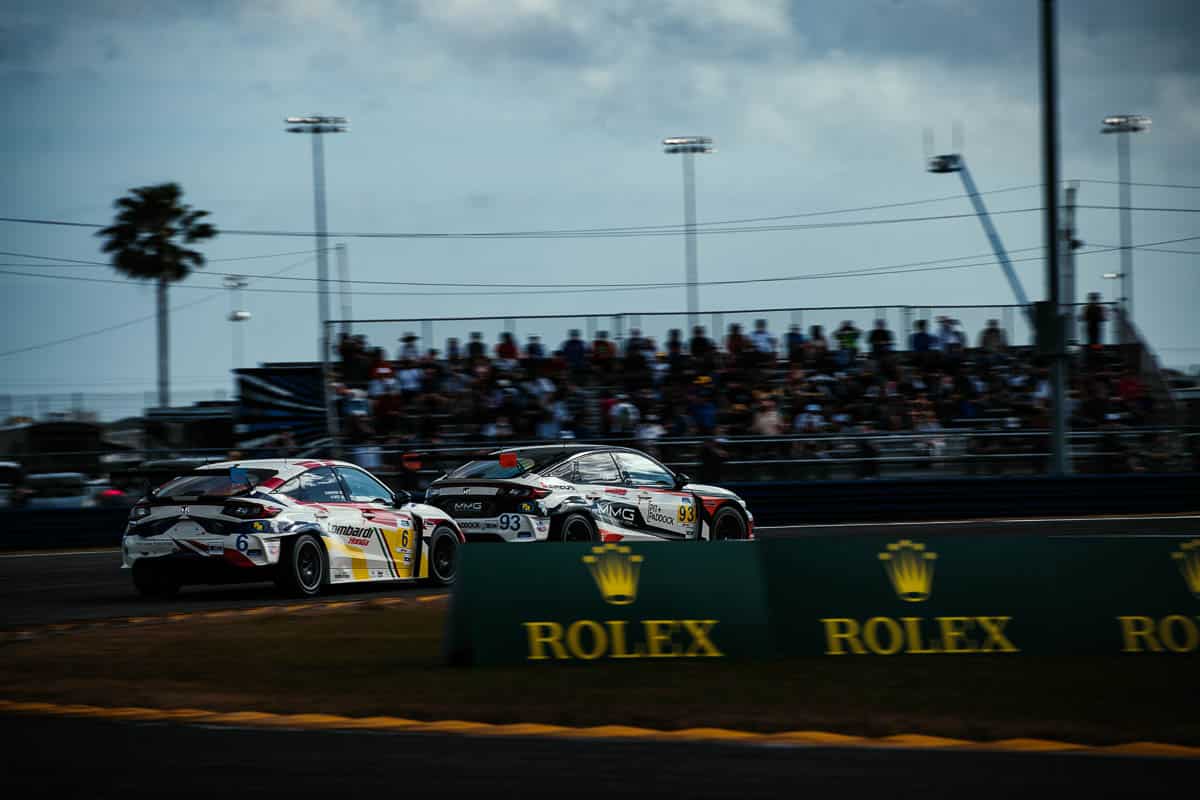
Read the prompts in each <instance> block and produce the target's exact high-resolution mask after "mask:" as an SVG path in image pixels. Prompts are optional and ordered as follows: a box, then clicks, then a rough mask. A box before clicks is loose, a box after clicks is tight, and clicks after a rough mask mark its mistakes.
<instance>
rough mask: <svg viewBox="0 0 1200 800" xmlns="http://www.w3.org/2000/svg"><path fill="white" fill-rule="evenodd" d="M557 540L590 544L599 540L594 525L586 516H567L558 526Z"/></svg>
mask: <svg viewBox="0 0 1200 800" xmlns="http://www.w3.org/2000/svg"><path fill="white" fill-rule="evenodd" d="M559 532H560V536H559V538H560V539H561V540H562V541H564V542H576V543H579V542H582V543H585V544H587V543H592V542H596V541H597V540H598V539H599V535H598V533H597V531H596V523H594V522H592V519H591V517H589V516H588V515H587V514H578V513H577V514H568V515H567V516H566V517H564V518H563V521H562V524H561V525H559Z"/></svg>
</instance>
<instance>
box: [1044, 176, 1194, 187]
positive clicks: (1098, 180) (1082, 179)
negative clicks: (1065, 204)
mask: <svg viewBox="0 0 1200 800" xmlns="http://www.w3.org/2000/svg"><path fill="white" fill-rule="evenodd" d="M1069 182H1070V181H1064V183H1069ZM1077 182H1078V183H1108V184H1115V185H1120V183H1121V181H1105V180H1100V179H1098V178H1079V179H1078V180H1077ZM1129 185H1130V186H1152V187H1154V188H1157V189H1200V186H1191V185H1188V184H1185V183H1134V182H1130V184H1129Z"/></svg>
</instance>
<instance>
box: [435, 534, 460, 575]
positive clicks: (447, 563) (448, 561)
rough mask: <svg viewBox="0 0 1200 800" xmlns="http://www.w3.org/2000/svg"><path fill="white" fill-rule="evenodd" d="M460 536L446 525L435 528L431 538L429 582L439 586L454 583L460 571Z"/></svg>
mask: <svg viewBox="0 0 1200 800" xmlns="http://www.w3.org/2000/svg"><path fill="white" fill-rule="evenodd" d="M458 544H459V542H458V536H457V535H456V534H455V533H454V531H452V530H451V529H450V528H448V527H446V526H445V525H441V526H438V527H437V528H434V531H433V536H431V537H429V582H430V583H432V584H435V585H437V586H449V585H450V584H452V583H454V575H455V572H456V571H457V569H458Z"/></svg>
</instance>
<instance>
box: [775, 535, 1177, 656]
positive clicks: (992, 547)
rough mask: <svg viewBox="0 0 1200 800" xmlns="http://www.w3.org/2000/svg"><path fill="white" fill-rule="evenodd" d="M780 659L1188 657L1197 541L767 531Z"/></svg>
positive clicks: (1133, 538) (1139, 538)
mask: <svg viewBox="0 0 1200 800" xmlns="http://www.w3.org/2000/svg"><path fill="white" fill-rule="evenodd" d="M759 547H760V548H762V551H763V559H764V565H765V566H764V569H765V571H766V577H767V596H768V608H769V610H770V614H771V621H772V627H773V631H774V634H775V637H776V643H777V645H778V649H779V651H780V652H781V654H783V655H791V656H828V657H856V656H862V657H868V656H906V655H984V654H987V655H1005V656H1012V655H1016V654H1021V653H1026V654H1070V653H1131V654H1132V653H1195V652H1197V650H1198V649H1200V539H1196V540H1191V541H1189V540H1182V539H1177V538H1147V537H1042V536H1037V537H1035V536H940V537H939V536H925V537H916V536H914V537H913V538H900V537H896V538H885V537H879V536H849V537H842V538H835V537H821V538H812V539H792V540H766V541H762V542H760V543H759Z"/></svg>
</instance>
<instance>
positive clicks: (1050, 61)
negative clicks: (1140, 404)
mask: <svg viewBox="0 0 1200 800" xmlns="http://www.w3.org/2000/svg"><path fill="white" fill-rule="evenodd" d="M1041 34H1042V36H1041V39H1042V41H1041V45H1042V170H1043V178H1042V184H1043V191H1044V192H1045V195H1044V200H1043V205H1044V206H1045V211H1044V214H1045V216H1044V221H1045V230H1044V236H1045V242H1046V283H1047V289H1048V292H1047V294H1048V295H1049V297H1048V298H1047V299H1048V300H1049V302H1050V307H1051V308H1052V309H1053V310H1054V319H1055V329H1054V331H1053V335H1052V336H1051V337H1050V338H1051V340H1052V341H1053V342H1054V352H1053V355H1052V356H1051V362H1050V402H1051V447H1050V451H1051V460H1050V474H1051V475H1057V476H1062V475H1067V474H1068V473H1070V472H1071V460H1070V458H1069V455H1068V453H1067V386H1066V384H1067V348H1066V325H1065V324H1064V323H1065V320H1064V319H1063V314H1062V312H1063V308H1062V296H1061V285H1060V284H1061V280H1060V278H1061V275H1060V273H1059V254H1060V252H1061V248H1062V243H1063V241H1062V233H1061V231H1060V230H1059V227H1058V87H1057V85H1056V82H1057V79H1058V56H1057V54H1056V52H1055V32H1054V0H1042V8H1041Z"/></svg>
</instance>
